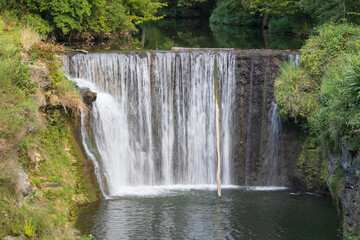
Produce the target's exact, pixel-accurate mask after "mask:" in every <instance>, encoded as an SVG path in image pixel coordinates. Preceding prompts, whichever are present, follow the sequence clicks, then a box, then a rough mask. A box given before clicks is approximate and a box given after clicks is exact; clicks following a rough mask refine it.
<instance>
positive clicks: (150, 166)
mask: <svg viewBox="0 0 360 240" xmlns="http://www.w3.org/2000/svg"><path fill="white" fill-rule="evenodd" d="M215 58H216V61H217V74H218V82H219V86H220V91H221V93H220V113H221V116H222V117H221V129H222V131H221V143H222V146H221V153H222V154H221V155H222V156H221V157H222V163H223V166H222V182H223V183H224V184H231V162H230V158H231V140H230V139H231V125H232V122H231V120H232V103H233V100H234V97H233V96H234V93H233V92H232V91H233V90H234V88H235V87H234V84H235V76H234V67H235V60H234V58H235V57H234V56H233V54H232V53H231V52H219V53H215V52H202V53H197V52H181V53H174V52H157V53H153V55H150V53H142V54H139V53H112V54H89V55H82V54H79V55H76V56H74V57H72V59H71V71H70V67H69V66H70V65H68V64H69V63H68V62H65V63H66V64H67V65H66V67H64V70H65V71H66V72H68V74H69V73H72V75H71V78H72V79H75V80H76V81H77V83H78V84H80V85H83V86H86V87H88V88H90V89H91V90H93V91H96V92H97V93H98V95H97V100H96V101H95V102H94V103H93V111H92V114H93V116H92V119H93V120H92V127H93V131H94V135H95V141H96V145H97V148H98V151H99V154H100V157H101V162H100V163H99V164H101V167H100V166H99V168H101V170H102V174H103V176H104V178H105V179H106V181H105V182H106V186H104V187H105V188H106V189H107V195H108V196H116V195H123V194H124V193H125V192H129V191H130V192H131V191H132V190H131V189H137V190H139V189H141V186H153V187H155V186H159V185H160V186H171V185H174V184H182V185H204V184H205V185H208V184H215V183H216V179H215V173H216V154H215V153H216V152H215V151H216V150H215V93H214V91H215V86H214V61H215ZM95 167H96V166H95ZM98 179H99V181H100V184H101V185H104V184H105V183H104V182H101V177H98ZM139 187H140V188H139ZM155 188H158V187H155Z"/></svg>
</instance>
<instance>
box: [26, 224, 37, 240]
mask: <svg viewBox="0 0 360 240" xmlns="http://www.w3.org/2000/svg"><path fill="white" fill-rule="evenodd" d="M34 232H35V227H34V226H33V225H32V224H31V220H29V221H26V222H25V225H24V235H25V236H26V237H28V238H31V237H32V236H34Z"/></svg>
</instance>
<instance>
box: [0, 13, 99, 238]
mask: <svg viewBox="0 0 360 240" xmlns="http://www.w3.org/2000/svg"><path fill="white" fill-rule="evenodd" d="M55 50H56V49H55V47H54V46H53V45H50V44H47V43H43V42H41V41H40V37H39V35H38V34H36V33H35V32H34V31H33V29H32V27H31V26H29V25H28V26H26V27H24V26H21V25H19V24H18V23H17V22H16V21H15V22H14V21H13V20H9V19H4V17H1V16H0V79H1V81H0V98H1V101H0V157H1V159H2V161H1V162H0V225H1V227H0V239H3V238H4V237H6V236H15V237H20V238H22V237H27V238H31V239H77V238H79V239H80V236H79V235H78V233H77V231H76V230H75V229H74V227H73V225H72V221H73V220H74V218H76V209H77V206H78V204H79V203H85V202H89V201H95V200H97V199H99V198H100V197H101V195H100V192H99V190H98V188H97V186H96V181H95V182H94V181H93V182H91V181H89V179H90V178H91V171H90V172H89V171H88V170H86V169H84V166H87V167H89V166H91V164H89V161H88V160H87V159H86V157H85V156H84V155H83V154H82V153H81V149H80V148H79V146H78V143H77V142H76V141H75V139H74V137H73V131H72V126H73V125H71V124H70V123H72V122H74V121H76V116H77V115H78V114H79V112H80V111H81V110H82V109H83V108H84V105H83V103H82V101H81V97H80V95H79V93H78V91H77V90H76V89H75V85H74V84H73V83H71V82H70V81H68V80H67V79H66V78H65V76H64V75H63V73H62V72H61V70H60V66H61V65H60V63H59V61H58V59H57V57H56V55H55ZM34 66H37V67H45V68H46V69H48V72H49V75H48V76H46V75H44V76H42V77H43V78H42V79H34V78H33V77H32V76H31V71H30V70H31V68H32V67H34ZM41 81H47V82H48V83H49V84H50V85H51V90H50V91H51V94H54V95H57V96H58V97H59V99H60V102H61V104H60V105H58V106H42V107H41V108H40V106H38V105H37V104H36V103H35V102H36V101H35V100H36V95H35V93H37V94H45V92H44V89H41V88H39V87H38V83H39V82H40V83H41ZM65 109H66V110H65ZM21 169H23V170H24V171H25V172H26V173H27V175H28V177H29V182H30V184H31V186H32V187H33V189H34V191H32V192H30V193H29V195H28V196H27V197H26V198H23V197H22V195H21V194H20V193H19V189H18V188H19V187H18V184H17V178H18V172H19V171H20V170H21ZM83 239H86V238H85V237H83ZM87 239H91V238H87Z"/></svg>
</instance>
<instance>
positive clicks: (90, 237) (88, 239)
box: [81, 234, 94, 240]
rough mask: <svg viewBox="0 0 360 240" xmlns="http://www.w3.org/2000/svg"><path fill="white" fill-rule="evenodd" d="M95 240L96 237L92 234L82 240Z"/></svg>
mask: <svg viewBox="0 0 360 240" xmlns="http://www.w3.org/2000/svg"><path fill="white" fill-rule="evenodd" d="M93 238H94V236H93V235H91V234H90V235H86V236H82V237H81V240H91V239H93Z"/></svg>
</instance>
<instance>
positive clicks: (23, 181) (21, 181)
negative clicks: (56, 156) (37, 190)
mask: <svg viewBox="0 0 360 240" xmlns="http://www.w3.org/2000/svg"><path fill="white" fill-rule="evenodd" d="M17 189H18V190H19V192H20V193H21V195H22V196H23V197H26V196H27V195H28V194H29V193H30V192H31V191H32V190H33V188H32V187H31V185H30V183H29V177H28V175H27V174H26V173H25V172H24V171H23V170H18V181H17Z"/></svg>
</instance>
